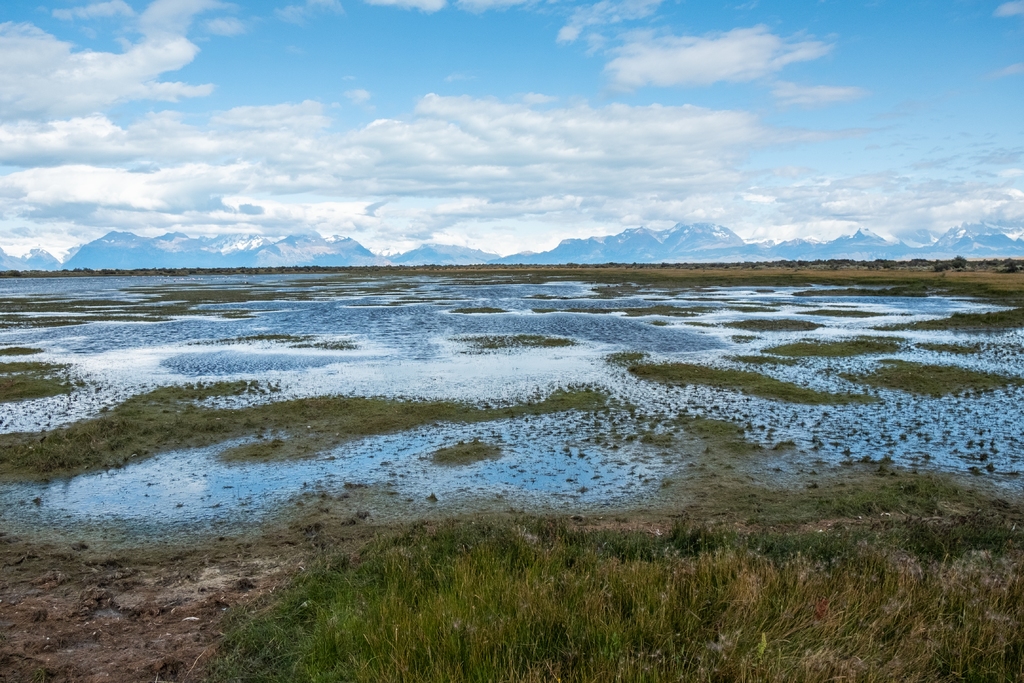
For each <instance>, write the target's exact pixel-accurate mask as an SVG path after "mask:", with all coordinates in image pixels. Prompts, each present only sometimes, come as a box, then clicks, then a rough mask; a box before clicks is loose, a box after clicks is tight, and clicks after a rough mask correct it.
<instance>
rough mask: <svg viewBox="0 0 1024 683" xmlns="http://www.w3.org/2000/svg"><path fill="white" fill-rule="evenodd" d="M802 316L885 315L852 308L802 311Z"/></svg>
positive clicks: (868, 316) (870, 316)
mask: <svg viewBox="0 0 1024 683" xmlns="http://www.w3.org/2000/svg"><path fill="white" fill-rule="evenodd" d="M799 313H800V315H827V316H831V317H833V318H877V317H879V316H883V315H885V314H884V313H874V312H872V311H858V310H856V309H852V308H816V309H814V310H813V311H800V312H799Z"/></svg>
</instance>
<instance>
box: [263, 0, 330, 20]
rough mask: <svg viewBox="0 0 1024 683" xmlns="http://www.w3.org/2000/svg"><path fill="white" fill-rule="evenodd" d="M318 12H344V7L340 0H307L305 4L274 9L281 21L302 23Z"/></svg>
mask: <svg viewBox="0 0 1024 683" xmlns="http://www.w3.org/2000/svg"><path fill="white" fill-rule="evenodd" d="M318 12H330V13H333V14H342V13H343V12H344V9H342V7H341V3H340V2H338V0H306V3H305V4H303V5H286V6H284V7H280V8H278V9H276V10H274V14H275V15H276V16H277V18H278V19H280V20H281V21H287V22H288V23H290V24H300V25H301V24H305V23H306V20H307V19H309V18H310V17H311V16H313V15H315V14H317V13H318Z"/></svg>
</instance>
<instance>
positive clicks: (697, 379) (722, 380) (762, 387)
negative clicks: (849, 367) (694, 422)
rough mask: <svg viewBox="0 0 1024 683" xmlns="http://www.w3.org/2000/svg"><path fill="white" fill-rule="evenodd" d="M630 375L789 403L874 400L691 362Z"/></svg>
mask: <svg viewBox="0 0 1024 683" xmlns="http://www.w3.org/2000/svg"><path fill="white" fill-rule="evenodd" d="M629 372H631V373H632V374H634V375H636V376H637V377H639V378H641V379H646V380H649V381H653V382H661V383H663V384H677V385H689V384H700V385H704V386H709V387H715V388H717V389H729V390H732V391H739V392H741V393H744V394H749V395H751V396H759V397H761V398H767V399H774V400H778V401H786V402H788V403H806V404H810V405H818V404H842V403H869V402H872V401H874V400H875V399H874V398H872V397H870V396H867V395H864V394H831V393H827V392H822V391H815V390H813V389H806V388H804V387H801V386H798V385H796V384H792V383H790V382H783V381H781V380H777V379H775V378H773V377H768V376H767V375H762V374H761V373H758V372H748V371H746V370H731V369H720V368H711V367H707V366H704V365H692V364H690V363H657V364H655V363H640V364H636V365H631V366H630V367H629Z"/></svg>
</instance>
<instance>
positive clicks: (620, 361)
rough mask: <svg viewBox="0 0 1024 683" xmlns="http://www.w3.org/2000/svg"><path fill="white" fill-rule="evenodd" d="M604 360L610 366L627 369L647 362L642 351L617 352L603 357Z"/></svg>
mask: <svg viewBox="0 0 1024 683" xmlns="http://www.w3.org/2000/svg"><path fill="white" fill-rule="evenodd" d="M605 360H606V361H607V362H609V363H611V364H612V365H621V366H623V367H629V366H631V365H636V364H637V363H641V362H643V361H645V360H647V354H646V353H645V352H643V351H619V352H617V353H612V354H609V355H607V356H605Z"/></svg>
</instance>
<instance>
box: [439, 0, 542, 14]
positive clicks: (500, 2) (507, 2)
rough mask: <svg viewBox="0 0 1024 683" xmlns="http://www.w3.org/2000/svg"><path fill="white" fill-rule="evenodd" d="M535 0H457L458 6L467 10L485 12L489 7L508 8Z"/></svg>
mask: <svg viewBox="0 0 1024 683" xmlns="http://www.w3.org/2000/svg"><path fill="white" fill-rule="evenodd" d="M534 1H535V0H458V4H459V8H460V9H464V10H466V11H468V12H477V13H479V12H486V11H487V10H490V9H499V10H500V9H508V8H509V7H514V6H516V5H526V4H529V3H531V2H534Z"/></svg>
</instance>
